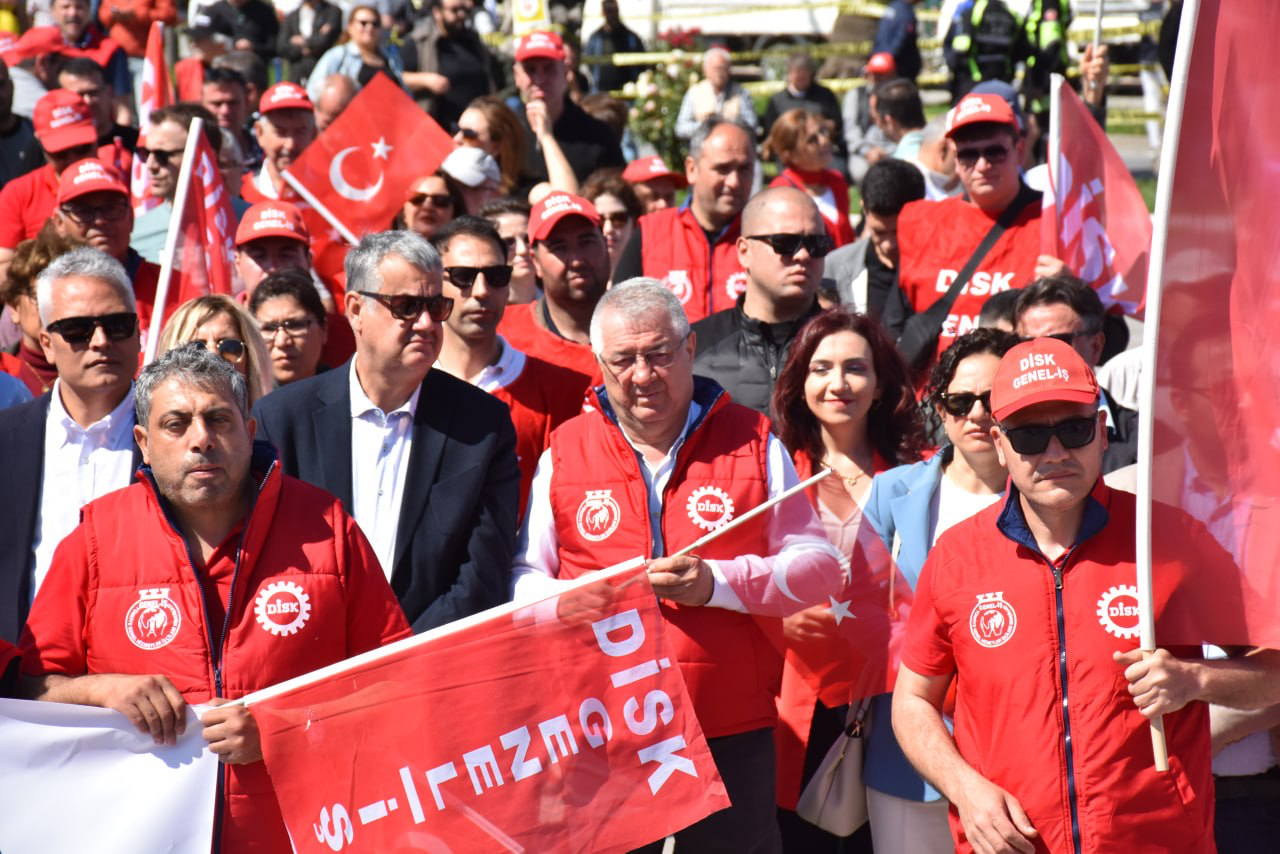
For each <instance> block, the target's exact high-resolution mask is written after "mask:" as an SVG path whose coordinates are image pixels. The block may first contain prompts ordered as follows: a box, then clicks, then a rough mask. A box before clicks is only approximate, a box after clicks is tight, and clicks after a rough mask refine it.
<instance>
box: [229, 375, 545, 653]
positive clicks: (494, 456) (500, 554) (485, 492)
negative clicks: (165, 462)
mask: <svg viewBox="0 0 1280 854" xmlns="http://www.w3.org/2000/svg"><path fill="white" fill-rule="evenodd" d="M350 364H351V363H350V362H348V363H347V364H346V365H344V366H342V367H340V368H337V369H335V370H332V371H327V372H326V373H323V374H320V375H319V376H316V377H312V378H311V379H308V380H302V381H300V382H296V383H292V384H290V385H287V386H284V387H283V388H281V389H278V390H276V391H274V392H272V393H271V394H269V395H267V396H266V397H264V398H263V399H262V400H260V401H258V404H257V406H255V407H254V416H255V417H256V418H257V419H258V437H259V438H262V439H267V440H269V441H271V442H272V443H274V444H275V446H276V448H277V449H279V451H280V461H281V464H282V465H283V466H284V470H285V473H286V474H290V475H293V476H294V477H298V478H301V479H302V480H305V481H307V482H308V483H311V484H314V485H315V486H319V487H320V488H322V489H326V490H328V491H329V492H331V493H333V495H334V496H336V497H337V498H338V499H339V500H340V501H342V506H343V507H344V508H345V509H346V511H347V512H348V513H351V512H352V510H353V496H352V478H351V394H350V392H349V390H348V371H350ZM515 449H516V433H515V428H514V427H513V426H512V424H511V414H510V412H509V411H508V409H507V406H506V404H505V403H503V402H502V401H500V400H498V399H497V398H495V397H492V396H491V395H489V394H486V393H485V392H483V391H481V390H480V389H478V388H475V387H473V386H471V385H468V384H467V383H465V382H462V381H461V380H459V379H455V378H454V377H451V376H449V375H448V374H446V373H444V372H443V371H434V370H433V371H431V372H430V373H429V374H427V378H426V379H425V380H423V382H422V393H421V394H420V395H419V397H418V409H417V413H416V415H415V417H414V422H413V448H412V450H411V451H410V453H409V475H408V479H407V482H406V484H405V488H404V496H403V503H402V504H401V507H400V524H399V528H398V529H397V532H396V552H395V569H394V570H393V571H392V573H391V588H392V589H393V590H394V591H395V593H396V596H397V597H398V598H399V600H400V606H401V607H402V608H403V609H404V613H405V616H406V617H407V618H408V620H409V622H410V623H411V624H412V625H413V630H414V631H415V632H422V631H425V630H427V629H432V628H435V627H436V626H442V625H444V624H445V623H449V622H452V621H453V620H456V619H458V618H460V617H465V616H468V615H470V614H474V613H476V612H478V611H483V610H484V609H486V608H491V607H493V606H494V605H500V604H502V603H504V602H506V601H507V600H508V599H509V598H510V595H509V594H510V589H509V588H510V579H511V558H512V554H513V552H514V551H515V539H516V517H517V514H518V506H517V505H518V503H519V497H518V496H519V489H520V470H519V469H518V468H517V467H516V450H515Z"/></svg>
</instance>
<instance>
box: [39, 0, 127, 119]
mask: <svg viewBox="0 0 1280 854" xmlns="http://www.w3.org/2000/svg"><path fill="white" fill-rule="evenodd" d="M49 11H50V13H51V14H52V16H53V26H52V27H32V28H31V29H30V30H27V32H26V33H24V34H23V36H22V38H21V39H19V40H18V47H17V50H19V51H21V52H22V53H23V54H25V55H27V56H32V55H34V54H35V53H36V52H41V53H44V52H48V49H49V47H50V46H51V45H57V47H58V50H59V52H61V53H63V54H66V55H67V56H85V57H88V58H89V59H92V60H93V61H94V62H96V63H98V65H101V66H102V68H103V72H104V76H105V77H106V80H107V83H108V84H110V86H111V91H112V92H114V93H115V96H116V103H117V104H118V105H119V108H120V109H119V110H117V113H116V117H117V120H119V121H126V118H125V117H128V116H132V113H133V110H132V107H131V104H132V96H133V78H132V76H131V75H130V73H129V60H128V57H126V56H125V52H124V50H123V49H122V48H121V47H120V45H119V44H117V43H116V41H115V39H112V38H110V37H109V36H106V35H104V34H103V32H102V30H100V29H98V27H97V26H96V25H95V24H94V22H93V15H92V13H91V12H90V10H89V0H53V3H52V4H51V5H50V7H49Z"/></svg>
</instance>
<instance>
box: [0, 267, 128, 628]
mask: <svg viewBox="0 0 1280 854" xmlns="http://www.w3.org/2000/svg"><path fill="white" fill-rule="evenodd" d="M36 302H37V305H38V307H39V312H40V322H41V326H42V327H43V329H42V331H41V332H40V344H41V346H42V347H43V349H44V352H45V353H46V354H48V356H49V358H50V360H51V361H52V362H53V363H54V365H55V366H56V367H57V369H58V379H57V380H56V381H55V382H54V384H53V388H52V389H51V390H50V391H49V392H48V393H47V394H44V395H42V396H41V397H38V398H36V399H35V400H33V401H32V402H30V403H27V404H23V405H22V406H17V407H13V408H11V409H6V410H4V411H2V412H0V447H3V448H4V453H0V481H2V482H3V483H5V484H6V487H7V492H8V495H9V499H8V504H7V510H6V512H5V513H3V514H0V519H2V520H3V521H0V638H4V639H5V640H9V641H12V642H15V643H16V642H17V640H18V635H19V632H20V631H21V629H22V625H23V623H24V622H25V621H26V617H27V611H28V609H29V608H30V605H31V600H32V597H34V596H35V594H36V591H37V589H39V587H40V584H41V582H43V581H44V578H45V574H46V573H47V572H48V571H49V566H50V563H51V562H52V560H53V553H54V549H56V548H57V546H58V543H60V542H61V541H62V538H63V537H65V536H66V535H67V534H69V533H70V532H71V531H72V529H74V528H75V526H76V524H77V523H78V522H79V521H80V508H81V507H83V506H84V505H85V504H87V503H88V502H90V501H92V500H93V499H95V498H97V497H98V496H100V495H103V494H105V493H107V492H110V491H112V490H114V489H120V488H121V487H124V486H128V485H129V482H130V480H131V479H132V476H133V472H134V470H135V469H136V468H137V466H138V462H139V460H140V457H139V456H138V453H137V449H136V447H135V446H134V440H133V423H134V422H133V392H132V387H133V375H134V373H135V372H136V371H137V369H138V353H139V352H140V350H141V341H140V340H139V336H138V314H137V306H136V304H135V302H134V298H133V288H132V285H131V284H130V283H129V277H128V276H127V275H126V274H125V270H124V268H123V267H122V266H121V265H120V262H118V261H116V260H115V259H114V258H111V257H109V256H108V255H106V254H105V253H103V252H101V251H99V250H97V249H91V248H88V247H83V248H80V249H74V250H72V251H71V252H68V253H67V254H65V255H63V256H61V257H59V258H58V259H56V260H55V261H54V262H53V263H52V264H50V265H49V266H48V267H47V268H45V270H44V272H42V273H41V274H40V276H39V278H38V279H37V280H36Z"/></svg>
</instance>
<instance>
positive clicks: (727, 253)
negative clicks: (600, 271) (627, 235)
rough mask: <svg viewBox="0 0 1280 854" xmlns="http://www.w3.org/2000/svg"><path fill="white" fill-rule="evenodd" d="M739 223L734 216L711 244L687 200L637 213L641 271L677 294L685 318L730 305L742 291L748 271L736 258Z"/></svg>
mask: <svg viewBox="0 0 1280 854" xmlns="http://www.w3.org/2000/svg"><path fill="white" fill-rule="evenodd" d="M739 225H740V219H735V220H734V221H733V222H731V223H730V224H729V225H728V226H726V227H725V229H724V230H723V231H722V232H720V234H719V235H718V236H717V237H716V242H715V244H714V245H712V244H710V243H708V242H707V235H706V232H704V231H703V230H702V226H701V225H699V224H698V221H697V220H696V219H694V217H693V211H691V210H690V209H689V206H688V205H687V204H686V205H683V206H681V207H679V208H664V209H663V210H660V211H655V212H654V213H651V214H645V215H644V216H642V217H640V235H641V236H640V249H641V251H642V253H643V255H644V257H643V259H642V265H643V270H644V275H646V276H652V277H653V278H655V279H661V280H662V283H663V284H664V285H666V286H667V287H668V288H670V289H671V292H672V293H673V294H675V295H676V296H677V297H679V298H680V304H681V305H683V306H684V313H685V314H686V315H687V316H688V318H689V322H690V323H694V322H696V321H699V320H701V319H702V318H704V317H706V316H707V315H710V314H715V313H716V312H717V311H723V310H724V309H726V308H733V306H734V305H735V304H736V303H737V301H738V297H739V296H740V295H742V294H744V293H746V290H747V274H746V272H745V271H744V270H743V269H742V265H741V264H739V263H738V228H739Z"/></svg>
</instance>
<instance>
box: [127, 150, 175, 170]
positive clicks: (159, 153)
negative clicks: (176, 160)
mask: <svg viewBox="0 0 1280 854" xmlns="http://www.w3.org/2000/svg"><path fill="white" fill-rule="evenodd" d="M181 153H182V149H181V148H175V149H173V150H171V151H165V150H164V149H163V148H142V147H138V148H136V149H134V152H133V156H134V157H137V158H138V159H139V160H141V161H142V162H143V163H146V162H147V157H149V156H150V157H155V159H156V162H157V163H159V164H160V165H161V166H168V165H169V158H171V157H177V156H178V155H179V154H181Z"/></svg>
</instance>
